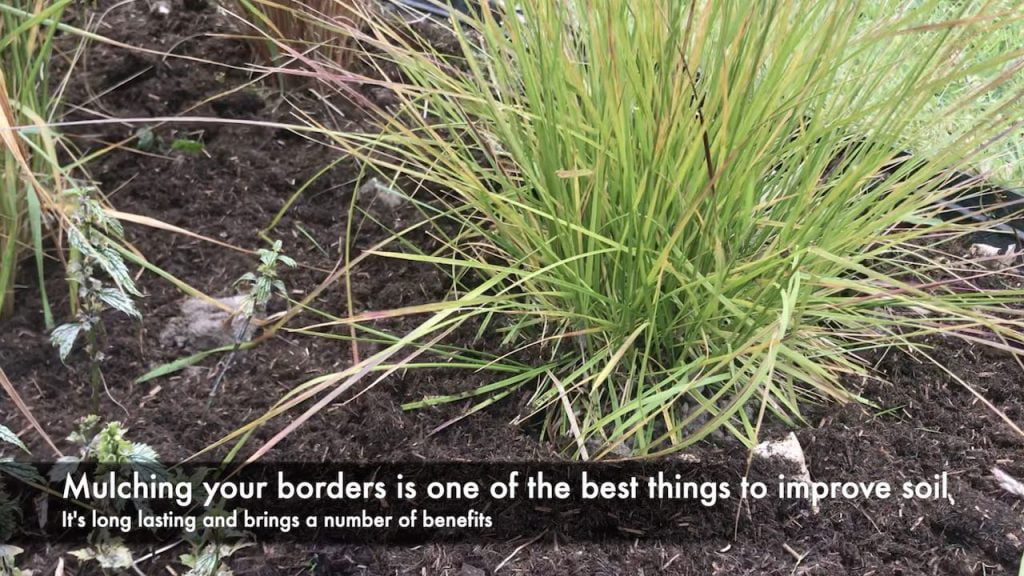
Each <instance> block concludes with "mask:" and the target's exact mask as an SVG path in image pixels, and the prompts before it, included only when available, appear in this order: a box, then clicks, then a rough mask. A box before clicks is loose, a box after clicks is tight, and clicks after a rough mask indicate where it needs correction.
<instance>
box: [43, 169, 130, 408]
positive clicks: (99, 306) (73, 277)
mask: <svg viewBox="0 0 1024 576" xmlns="http://www.w3.org/2000/svg"><path fill="white" fill-rule="evenodd" d="M93 193H94V190H93V189H91V188H75V189H73V190H70V191H68V192H67V193H66V195H67V199H68V201H69V202H70V205H71V208H70V217H69V224H68V226H67V227H66V235H67V242H68V245H69V247H70V257H69V259H68V267H67V275H68V281H69V282H70V283H71V284H72V286H74V287H76V288H77V290H76V292H74V294H75V295H76V296H77V297H76V298H75V299H74V301H73V302H72V309H73V310H74V311H75V319H74V321H72V322H68V323H66V324H61V325H60V326H57V328H55V329H54V330H53V333H52V334H51V335H50V341H51V342H52V343H53V345H54V346H56V347H57V350H58V353H59V355H60V359H61V361H67V359H68V357H69V356H70V354H71V351H72V350H73V348H74V346H75V342H76V341H78V340H79V337H82V338H84V340H85V352H86V355H87V356H88V358H89V381H90V384H91V385H92V394H93V403H94V404H96V403H98V402H99V393H100V390H101V389H103V387H104V386H103V373H102V371H101V363H102V361H103V346H102V342H101V340H102V336H103V313H104V312H105V311H106V310H108V309H113V310H117V311H119V312H122V313H123V314H126V315H127V316H129V317H131V318H135V319H138V318H141V315H140V314H139V311H138V309H137V308H136V307H135V303H134V302H133V300H132V299H133V298H134V297H137V296H140V295H141V294H140V293H139V291H138V289H137V288H136V287H135V282H134V280H133V279H132V277H131V275H130V274H129V273H128V267H127V266H126V265H125V263H124V259H123V258H122V257H121V254H120V252H119V250H118V243H119V242H121V241H122V240H123V238H124V229H123V228H122V227H121V223H120V222H118V221H117V220H116V219H114V218H111V217H110V216H108V215H107V213H106V212H105V211H104V208H103V206H102V205H101V204H100V203H99V202H98V201H97V200H96V199H95V198H93V197H92V194H93ZM104 277H105V278H106V279H104Z"/></svg>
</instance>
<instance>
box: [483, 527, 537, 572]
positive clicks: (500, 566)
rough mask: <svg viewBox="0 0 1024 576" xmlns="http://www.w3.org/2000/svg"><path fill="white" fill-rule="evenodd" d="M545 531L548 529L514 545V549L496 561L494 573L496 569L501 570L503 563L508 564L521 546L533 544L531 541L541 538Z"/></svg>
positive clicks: (519, 550)
mask: <svg viewBox="0 0 1024 576" xmlns="http://www.w3.org/2000/svg"><path fill="white" fill-rule="evenodd" d="M547 533H548V531H547V530H545V531H543V532H541V533H540V534H537V535H536V536H534V537H533V538H531V539H529V540H527V541H526V542H523V543H522V544H520V545H519V546H517V547H516V549H515V550H513V551H512V553H511V554H509V555H508V556H506V557H505V559H504V560H502V561H501V562H499V563H498V565H497V566H495V567H494V573H495V574H497V573H498V570H501V569H502V567H504V566H505V564H508V563H509V561H510V560H512V559H513V558H515V556H516V554H519V552H521V551H522V549H523V548H526V547H527V546H529V545H530V544H533V543H534V542H536V541H537V540H540V539H541V538H542V537H543V536H544V535H545V534H547Z"/></svg>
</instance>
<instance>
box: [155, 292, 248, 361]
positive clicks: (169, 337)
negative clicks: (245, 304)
mask: <svg viewBox="0 0 1024 576" xmlns="http://www.w3.org/2000/svg"><path fill="white" fill-rule="evenodd" d="M244 299H245V296H244V295H242V294H239V295H237V296H229V297H226V298H218V299H217V301H218V302H220V303H221V304H223V305H224V307H225V308H228V309H230V310H235V311H237V310H238V308H239V307H240V306H241V305H242V301H243V300H244ZM253 331H254V326H253V323H251V322H250V323H249V326H248V327H246V322H245V318H243V317H242V316H241V315H239V314H235V313H231V312H228V311H226V310H224V308H221V307H220V306H217V305H215V304H213V303H212V302H208V301H206V300H204V299H202V298H188V299H186V300H185V301H183V302H182V303H181V314H180V315H178V316H175V317H174V318H171V319H170V320H168V321H167V325H166V326H165V327H164V329H163V330H162V331H161V332H160V344H161V345H162V346H164V347H172V348H185V349H188V350H192V351H199V350H207V349H210V348H216V347H218V346H228V345H231V344H234V343H235V341H236V340H237V341H239V342H245V341H248V340H249V339H250V338H251V337H252V334H253Z"/></svg>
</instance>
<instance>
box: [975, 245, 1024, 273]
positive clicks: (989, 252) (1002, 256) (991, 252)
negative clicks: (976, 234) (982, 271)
mask: <svg viewBox="0 0 1024 576" xmlns="http://www.w3.org/2000/svg"><path fill="white" fill-rule="evenodd" d="M970 255H971V257H972V258H977V259H984V260H986V262H985V263H986V264H988V265H990V266H991V267H995V268H1007V267H1010V266H1013V264H1014V262H1015V261H1016V260H1017V256H1019V255H1020V253H1019V252H1014V251H1012V250H1006V251H1005V252H1004V251H1003V250H1002V249H1000V248H999V247H998V246H992V245H991V244H983V243H978V244H971V249H970Z"/></svg>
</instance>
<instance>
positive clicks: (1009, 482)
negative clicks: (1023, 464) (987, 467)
mask: <svg viewBox="0 0 1024 576" xmlns="http://www.w3.org/2000/svg"><path fill="white" fill-rule="evenodd" d="M992 475H993V476H995V477H996V481H997V482H999V487H1000V488H1002V489H1003V490H1006V491H1007V492H1009V493H1010V494H1013V495H1014V496H1017V497H1019V498H1024V483H1021V481H1020V480H1017V479H1016V478H1014V477H1013V476H1010V475H1009V474H1007V473H1006V472H1003V471H1002V470H1000V469H999V468H993V469H992Z"/></svg>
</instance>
